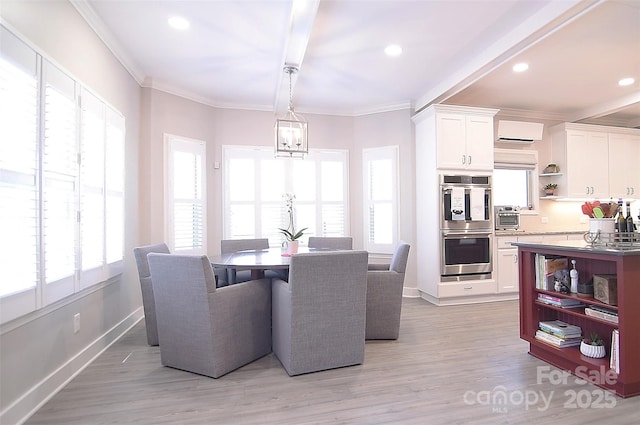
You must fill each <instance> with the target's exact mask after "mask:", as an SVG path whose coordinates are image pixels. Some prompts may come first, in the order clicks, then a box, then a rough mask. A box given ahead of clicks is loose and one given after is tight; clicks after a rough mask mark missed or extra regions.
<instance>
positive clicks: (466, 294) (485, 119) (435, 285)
mask: <svg viewBox="0 0 640 425" xmlns="http://www.w3.org/2000/svg"><path fill="white" fill-rule="evenodd" d="M497 112H498V110H497V109H486V108H471V107H465V106H453V105H431V106H429V107H427V108H425V109H423V110H421V111H420V112H418V113H417V114H415V115H414V116H413V117H412V120H413V122H414V123H415V161H416V163H415V165H416V167H415V173H416V174H415V181H416V184H415V189H416V196H415V204H416V214H417V217H419V219H418V220H417V222H416V240H415V255H416V258H417V261H416V280H417V282H416V284H417V287H418V290H419V293H420V296H421V297H422V298H423V299H425V300H427V301H429V302H432V303H434V304H437V305H450V304H464V303H475V302H483V301H497V300H500V299H508V298H511V299H513V296H512V295H511V294H506V295H504V296H501V294H498V293H497V289H496V288H497V287H496V281H495V279H493V278H491V279H480V280H468V281H459V282H458V281H448V280H447V279H443V278H442V276H441V275H440V258H441V252H442V249H443V247H442V233H441V230H440V229H441V222H440V214H439V213H438V208H439V206H440V205H441V204H442V194H441V192H440V176H441V175H442V174H467V175H469V174H473V175H490V174H492V173H493V127H494V125H493V117H494V116H495V114H496V113H497ZM469 156H470V157H471V158H470V161H471V163H469ZM463 162H464V163H463ZM411 249H412V252H414V251H413V250H414V248H413V247H412V248H411Z"/></svg>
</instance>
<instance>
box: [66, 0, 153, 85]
mask: <svg viewBox="0 0 640 425" xmlns="http://www.w3.org/2000/svg"><path fill="white" fill-rule="evenodd" d="M69 2H70V3H71V4H72V5H73V7H75V9H76V10H77V11H78V13H79V14H80V16H82V18H83V19H84V20H85V21H86V22H87V24H88V25H89V26H90V27H91V29H92V30H93V32H95V33H96V35H97V36H98V38H100V40H102V42H103V43H104V44H105V46H107V48H108V49H109V50H110V51H111V53H113V55H114V56H115V57H116V59H117V60H118V61H119V62H120V63H121V64H122V66H123V67H124V68H125V69H126V70H127V72H128V73H129V74H131V76H132V77H133V78H134V80H136V81H137V82H138V84H139V85H140V86H142V82H143V81H144V80H145V73H144V72H143V71H142V69H140V67H139V66H138V64H137V63H136V62H135V61H134V60H133V59H132V58H131V57H130V56H129V55H128V54H127V53H126V50H125V49H124V48H123V47H122V44H121V43H120V42H119V41H118V40H117V39H116V37H114V35H113V33H112V32H111V31H109V29H108V28H107V26H106V25H105V24H104V22H103V21H102V19H100V17H99V16H98V14H97V13H96V12H95V10H94V9H93V7H91V5H90V4H89V3H88V2H87V1H86V0H69Z"/></svg>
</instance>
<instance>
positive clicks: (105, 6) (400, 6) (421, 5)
mask: <svg viewBox="0 0 640 425" xmlns="http://www.w3.org/2000/svg"><path fill="white" fill-rule="evenodd" d="M72 2H73V3H74V5H75V6H76V7H77V9H78V11H79V12H80V13H81V14H82V15H83V16H84V17H85V19H87V21H88V22H89V23H90V24H91V25H92V26H93V28H94V29H95V30H96V32H97V33H98V34H99V35H100V36H101V37H102V39H103V40H104V41H105V42H106V43H107V45H108V46H109V47H110V48H111V50H112V51H113V52H114V53H115V54H116V56H117V57H118V58H119V59H120V60H121V61H122V62H123V64H124V66H125V67H126V68H127V69H128V70H129V72H131V74H132V75H133V76H134V77H135V78H136V80H138V82H139V83H140V84H141V85H143V86H147V87H154V88H157V89H160V90H164V91H167V92H170V93H174V94H178V95H181V96H184V97H187V98H190V99H193V100H197V101H199V102H203V103H205V104H208V105H212V106H219V107H231V108H243V109H258V110H269V111H274V110H281V109H282V108H283V107H286V103H287V101H288V91H289V86H288V84H289V82H288V77H287V76H286V75H285V74H284V72H283V71H282V68H283V66H284V64H285V62H287V63H293V64H294V65H297V66H299V68H300V72H299V73H298V74H297V75H296V76H294V78H293V83H294V94H293V103H294V106H295V109H296V111H298V112H302V113H304V112H309V113H323V114H337V115H361V114H367V113H373V112H380V111H387V110H394V109H401V108H407V107H411V108H413V109H416V110H419V109H421V108H423V107H424V106H426V105H428V104H430V103H452V104H461V105H470V106H483V107H492V108H499V109H502V110H509V111H511V112H513V113H514V114H519V113H523V114H525V113H524V112H523V111H527V112H526V113H530V114H532V115H533V116H542V117H548V118H549V117H550V118H557V119H558V120H566V121H582V122H592V123H602V124H613V125H620V126H627V127H640V89H639V87H640V1H638V0H610V1H593V0H590V1H580V0H561V1H559V0H555V1H551V0H495V1H492V0H482V1H481V0H454V1H451V0H442V1H436V0H417V1H411V0H307V1H306V2H305V1H304V0H302V1H300V0H295V1H293V0H195V1H190V0H160V1H157V0H156V1H154V0H146V1H140V0H108V1H107V0H72ZM298 3H306V6H307V9H306V11H302V12H296V13H292V9H293V8H294V6H296V7H297V6H298ZM296 10H297V9H296ZM173 15H179V16H182V17H184V18H186V19H188V20H189V21H190V23H191V27H190V28H189V30H187V31H183V32H180V31H176V30H174V29H172V28H170V27H169V26H168V25H167V19H168V18H169V17H170V16H173ZM390 43H396V44H399V45H401V46H402V48H403V53H402V55H400V56H399V57H396V58H389V57H386V56H385V55H384V53H383V49H384V47H386V46H387V45H388V44H390ZM520 60H523V61H526V62H528V63H529V64H530V69H529V71H527V72H525V73H522V74H514V73H513V72H512V71H511V66H512V65H513V63H515V62H517V61H520ZM629 76H631V77H634V78H635V79H636V83H635V84H634V85H632V86H629V87H618V86H617V81H618V80H619V79H620V78H622V77H629ZM612 113H613V114H612Z"/></svg>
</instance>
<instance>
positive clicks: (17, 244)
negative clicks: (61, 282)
mask: <svg viewBox="0 0 640 425" xmlns="http://www.w3.org/2000/svg"><path fill="white" fill-rule="evenodd" d="M0 29H1V30H2V33H0V39H2V43H0V48H1V49H2V56H1V57H0V235H2V243H0V296H10V297H11V298H12V299H17V301H16V302H15V303H13V305H9V304H7V303H5V302H3V303H2V304H1V305H0V310H1V311H2V318H3V321H4V318H5V313H8V310H12V312H11V314H12V315H19V314H21V313H24V312H27V311H30V310H32V309H34V308H35V305H36V285H37V283H38V240H37V231H38V187H37V176H38V75H37V57H36V54H35V52H33V51H30V49H29V48H28V47H27V46H26V45H24V44H23V43H22V42H20V41H19V40H18V39H17V38H15V37H14V36H13V35H12V34H11V33H9V32H8V31H6V30H4V28H0ZM9 241H10V242H9Z"/></svg>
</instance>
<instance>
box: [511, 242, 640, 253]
mask: <svg viewBox="0 0 640 425" xmlns="http://www.w3.org/2000/svg"><path fill="white" fill-rule="evenodd" d="M512 245H514V246H518V247H520V246H521V247H526V248H534V249H556V250H559V251H567V252H593V253H598V254H611V255H616V256H635V255H640V244H636V243H635V242H634V244H633V245H627V246H623V247H618V248H616V247H611V246H604V245H595V246H592V245H590V244H588V243H586V242H582V241H557V242H553V243H542V242H513V243H512Z"/></svg>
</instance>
